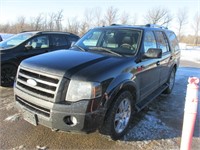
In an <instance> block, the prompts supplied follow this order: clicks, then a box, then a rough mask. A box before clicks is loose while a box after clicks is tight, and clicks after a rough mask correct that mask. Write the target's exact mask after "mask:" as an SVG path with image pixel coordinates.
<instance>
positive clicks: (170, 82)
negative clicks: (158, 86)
mask: <svg viewBox="0 0 200 150" xmlns="http://www.w3.org/2000/svg"><path fill="white" fill-rule="evenodd" d="M175 75H176V70H175V68H173V69H172V71H171V73H170V76H169V79H168V81H167V84H168V87H167V88H166V90H165V91H164V92H163V93H164V94H170V93H171V92H172V90H173V88H174V83H175Z"/></svg>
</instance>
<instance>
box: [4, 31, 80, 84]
mask: <svg viewBox="0 0 200 150" xmlns="http://www.w3.org/2000/svg"><path fill="white" fill-rule="evenodd" d="M78 39H79V37H78V36H76V35H74V34H71V33H68V32H49V31H32V32H22V33H19V34H17V35H15V36H13V37H11V38H9V39H7V40H4V41H2V42H1V43H0V53H1V85H2V86H12V85H13V82H14V79H15V76H16V72H17V67H18V65H19V64H20V62H21V61H22V60H23V59H25V58H28V57H31V56H35V55H38V54H42V53H46V52H51V51H55V50H59V49H68V48H70V46H71V43H72V42H73V41H74V42H75V41H77V40H78Z"/></svg>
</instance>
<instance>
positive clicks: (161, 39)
mask: <svg viewBox="0 0 200 150" xmlns="http://www.w3.org/2000/svg"><path fill="white" fill-rule="evenodd" d="M155 34H156V39H157V44H158V48H160V49H162V52H163V53H165V52H168V51H169V45H168V42H167V37H166V35H165V34H164V33H163V32H160V31H156V32H155Z"/></svg>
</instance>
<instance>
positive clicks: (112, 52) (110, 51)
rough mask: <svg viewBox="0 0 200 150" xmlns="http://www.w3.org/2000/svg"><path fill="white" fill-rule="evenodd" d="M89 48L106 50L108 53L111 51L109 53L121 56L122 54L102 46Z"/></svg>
mask: <svg viewBox="0 0 200 150" xmlns="http://www.w3.org/2000/svg"><path fill="white" fill-rule="evenodd" d="M89 49H91V50H100V51H106V52H108V53H111V54H114V55H117V56H121V57H122V56H123V55H121V54H119V53H116V52H114V51H112V50H110V49H108V48H104V47H90V48H89Z"/></svg>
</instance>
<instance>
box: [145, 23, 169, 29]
mask: <svg viewBox="0 0 200 150" xmlns="http://www.w3.org/2000/svg"><path fill="white" fill-rule="evenodd" d="M145 26H146V27H151V28H161V29H168V28H167V27H164V26H161V25H157V24H146V25H145Z"/></svg>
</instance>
